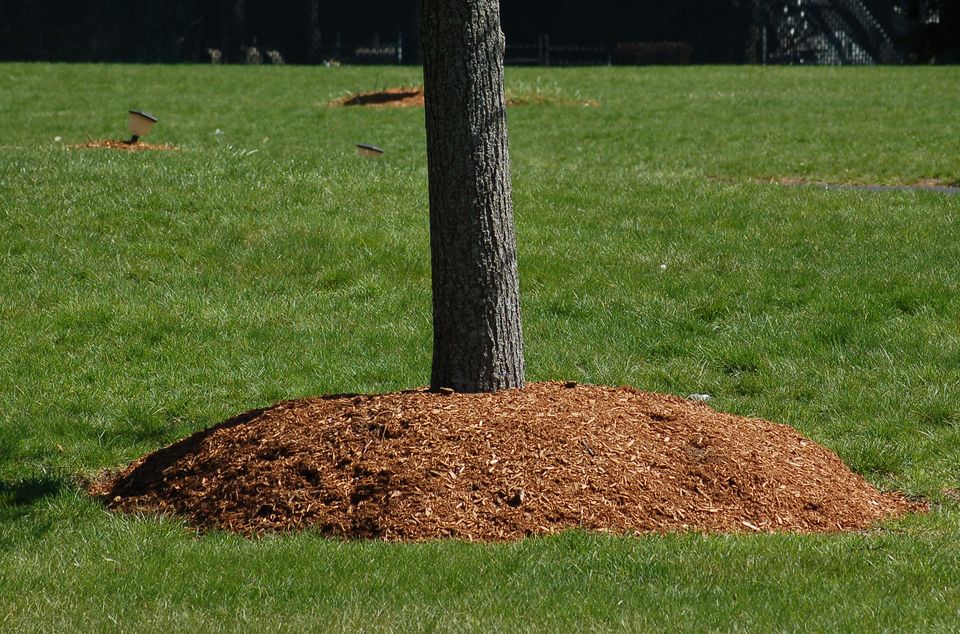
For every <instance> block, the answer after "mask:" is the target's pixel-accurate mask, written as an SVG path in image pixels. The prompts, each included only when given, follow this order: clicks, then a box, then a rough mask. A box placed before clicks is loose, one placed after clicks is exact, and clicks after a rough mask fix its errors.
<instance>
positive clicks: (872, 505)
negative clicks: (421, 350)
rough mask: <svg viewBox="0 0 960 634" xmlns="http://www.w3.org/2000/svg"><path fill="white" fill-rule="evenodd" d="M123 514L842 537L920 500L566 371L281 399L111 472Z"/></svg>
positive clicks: (371, 530)
mask: <svg viewBox="0 0 960 634" xmlns="http://www.w3.org/2000/svg"><path fill="white" fill-rule="evenodd" d="M90 492H91V493H92V494H94V495H96V496H97V497H99V498H101V499H102V500H103V501H104V503H105V504H106V505H107V506H108V507H109V508H111V509H114V510H117V511H125V512H130V513H148V514H153V513H159V514H165V515H175V516H182V517H184V518H186V520H187V521H188V522H189V523H190V524H191V525H193V526H195V527H196V528H197V529H199V530H208V529H222V530H228V531H236V532H240V533H243V534H246V535H257V534H262V533H265V532H280V531H291V530H298V529H306V528H311V529H314V530H317V531H319V532H320V533H322V534H325V535H328V536H332V537H339V538H375V539H384V540H392V541H423V540H431V539H437V538H457V539H463V540H470V541H489V540H510V539H518V538H522V537H524V536H528V535H541V534H550V533H556V532H559V531H563V530H566V529H571V528H580V529H585V530H590V531H598V532H604V533H614V534H630V533H645V532H668V531H703V532H771V531H785V532H786V531H789V532H837V531H847V530H858V529H863V528H866V527H868V526H870V525H871V524H873V523H875V522H877V521H879V520H883V519H886V518H891V517H896V516H899V515H902V514H904V513H907V512H911V511H923V510H924V509H925V508H926V507H925V506H924V505H922V504H919V503H915V502H911V501H908V500H907V499H905V498H904V497H903V496H902V495H900V494H898V493H881V492H879V491H877V490H876V489H875V488H874V487H872V486H871V485H870V484H868V483H867V482H866V481H865V480H864V479H863V478H862V477H861V476H859V475H857V474H855V473H853V472H852V471H850V469H849V468H847V467H846V466H845V465H844V464H843V463H842V462H841V461H840V459H839V458H838V457H837V456H836V455H835V454H834V453H832V452H831V451H829V450H828V449H825V448H824V447H822V446H820V445H818V444H817V443H815V442H812V441H810V440H807V439H806V438H804V437H803V436H801V435H800V434H799V433H797V432H796V431H794V430H793V429H792V428H790V427H787V426H785V425H779V424H775V423H771V422H768V421H765V420H760V419H755V418H744V417H741V416H736V415H732V414H724V413H720V412H717V411H715V410H713V409H712V408H710V407H709V406H707V405H705V404H703V403H701V402H697V401H693V400H687V399H683V398H680V397H677V396H668V395H662V394H653V393H648V392H641V391H638V390H635V389H631V388H625V387H623V388H611V387H600V386H588V385H576V384H572V383H567V384H564V383H556V382H551V383H536V384H530V385H528V386H527V387H526V388H524V389H522V390H507V391H502V392H497V393H493V394H460V393H450V394H442V393H432V392H428V391H426V390H414V391H407V392H399V393H393V394H381V395H342V396H326V397H319V398H308V399H302V400H295V401H287V402H282V403H279V404H277V405H274V406H272V407H269V408H266V409H261V410H254V411H251V412H247V413H245V414H242V415H240V416H237V417H235V418H232V419H229V420H227V421H225V422H223V423H220V424H219V425H216V426H215V427H212V428H210V429H208V430H205V431H201V432H198V433H196V434H194V435H192V436H190V437H188V438H185V439H183V440H181V441H179V442H177V443H174V444H172V445H170V446H168V447H165V448H163V449H160V450H159V451H157V452H155V453H152V454H150V455H148V456H145V457H143V458H141V459H139V460H137V461H135V462H134V463H132V464H130V465H129V466H127V467H126V468H124V469H122V470H120V471H119V472H115V473H105V474H103V475H102V476H101V477H100V478H99V479H98V480H97V481H96V482H95V483H94V484H92V485H91V488H90Z"/></svg>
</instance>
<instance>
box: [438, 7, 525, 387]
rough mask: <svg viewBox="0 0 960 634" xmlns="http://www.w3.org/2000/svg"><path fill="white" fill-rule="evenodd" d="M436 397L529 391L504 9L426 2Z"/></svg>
mask: <svg viewBox="0 0 960 634" xmlns="http://www.w3.org/2000/svg"><path fill="white" fill-rule="evenodd" d="M420 29H421V37H422V42H423V85H424V98H425V102H426V103H425V113H426V130H427V173H428V178H429V189H430V249H431V264H432V268H433V371H432V376H431V379H430V384H431V387H432V388H433V389H434V390H438V389H440V388H453V389H454V390H456V391H458V392H493V391H497V390H502V389H508V388H518V387H523V384H524V366H523V339H522V333H521V328H520V288H519V287H520V284H519V278H518V275H517V248H516V235H515V230H514V225H513V202H512V200H511V184H510V157H509V153H508V149H507V111H506V104H505V100H504V94H503V51H504V39H503V33H502V32H501V30H500V4H499V0H421V1H420Z"/></svg>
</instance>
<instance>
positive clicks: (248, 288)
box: [0, 64, 960, 632]
mask: <svg viewBox="0 0 960 634" xmlns="http://www.w3.org/2000/svg"><path fill="white" fill-rule="evenodd" d="M417 83H419V69H416V68H383V67H377V68H373V67H371V68H346V67H344V68H322V67H320V68H302V67H226V66H224V67H214V66H177V67H165V66H113V65H48V64H2V65H0V631H4V632H31V631H37V632H51V631H91V632H93V631H96V632H100V631H136V632H173V631H212V632H216V631H231V632H233V631H236V632H246V631H264V632H273V631H278V632H280V631H283V632H286V631H343V632H354V631H389V630H396V631H483V632H487V631H503V632H513V631H570V632H580V631H602V630H621V631H704V630H719V631H757V632H762V631H784V630H786V631H858V632H860V631H881V630H887V631H890V630H893V631H921V632H931V631H933V632H935V631H941V632H948V631H956V630H957V628H958V627H960V288H958V287H960V196H950V195H946V194H941V193H934V192H927V191H889V192H870V191H859V190H824V189H823V188H819V187H815V186H799V187H786V186H782V185H777V184H772V183H770V181H771V180H775V179H782V178H787V179H806V180H810V181H825V182H834V183H877V184H909V183H915V182H918V181H924V180H928V179H932V180H936V181H938V182H942V183H947V184H950V183H953V184H956V183H958V182H960V117H958V116H957V108H958V103H960V101H958V100H960V68H948V67H942V68H862V69H854V68H840V69H831V68H739V67H729V68H598V69H562V70H558V69H508V72H507V87H508V90H510V91H511V92H512V94H514V95H518V96H522V97H524V100H525V101H529V102H531V105H525V106H517V107H514V108H511V110H510V113H509V125H510V142H511V150H512V154H511V158H512V164H513V177H514V180H513V184H514V201H515V207H516V222H517V230H518V241H519V245H518V246H519V252H520V274H521V287H522V304H523V317H524V334H525V342H526V357H527V367H528V379H530V380H547V379H564V380H575V381H580V382H588V383H599V384H611V385H619V384H629V385H634V386H637V387H640V388H643V389H647V390H653V391H662V392H670V393H677V394H681V395H686V394H690V393H693V392H697V393H708V394H711V395H712V396H713V400H712V401H711V405H713V406H714V407H716V408H717V409H720V410H724V411H730V412H736V413H739V414H746V415H753V416H760V417H763V418H767V419H770V420H774V421H777V422H782V423H787V424H790V425H792V426H794V427H795V428H797V429H798V430H799V431H800V432H801V433H803V434H805V435H807V436H808V437H810V438H812V439H814V440H816V441H818V442H820V443H822V444H824V445H826V446H828V447H830V448H831V449H833V450H834V451H836V452H837V453H838V454H839V455H840V457H841V458H842V459H843V460H844V461H845V462H846V463H847V464H849V465H850V466H851V467H852V468H853V469H855V470H857V471H858V472H860V473H862V474H863V475H864V476H865V477H866V478H867V479H868V480H870V481H871V482H872V483H874V484H875V485H876V486H878V487H881V488H884V489H897V490H901V491H904V492H906V493H907V494H909V495H911V496H919V497H923V498H926V499H928V500H929V501H930V504H931V512H930V513H929V514H927V515H923V516H912V517H907V518H904V519H902V520H898V521H896V522H891V523H888V524H886V525H883V526H881V527H878V528H876V529H875V530H871V531H867V532H864V533H858V534H845V535H826V536H823V535H821V536H809V535H808V536H796V535H734V536H729V535H728V536H721V535H713V536H702V535H697V534H682V535H664V536H650V535H647V536H639V537H616V536H600V535H588V534H584V533H579V532H572V533H568V534H564V535H560V536H556V537H550V538H535V539H529V540H526V541H524V542H518V543H509V544H493V545H482V544H463V543H458V542H453V541H450V542H436V543H429V544H420V545H398V544H384V543H363V542H350V543H343V542H337V541H330V540H327V539H324V538H323V537H321V536H319V535H316V534H310V533H305V534H297V535H289V536H276V537H268V538H265V539H262V540H257V541H253V540H246V539H243V538H240V537H236V536H232V535H227V534H211V535H205V536H197V535H196V534H195V533H194V531H192V530H191V529H189V528H188V527H185V526H184V525H182V524H180V523H178V522H177V521H174V520H170V519H166V520H158V519H156V518H135V517H128V516H114V515H111V514H109V513H106V512H105V511H104V510H103V509H102V508H101V507H100V506H99V505H98V504H97V503H96V502H95V501H93V500H91V499H89V498H88V497H87V496H86V495H85V494H84V493H83V492H82V491H81V490H80V489H79V488H78V484H77V483H78V481H80V480H81V479H82V478H83V477H86V476H90V475H92V474H94V473H96V472H97V471H98V470H100V469H103V468H107V467H116V466H119V465H122V464H124V463H126V462H129V461H130V460H133V459H135V458H137V457H139V456H141V455H143V454H145V453H148V452H150V451H153V450H155V449H157V448H159V447H161V446H163V445H165V444H167V443H170V442H173V441H174V440H177V439H179V438H181V437H183V436H185V435H187V434H189V433H191V432H193V431H195V430H198V429H203V428H206V427H209V426H211V425H214V424H216V423H217V422H219V421H221V420H223V419H225V418H227V417H229V416H231V415H233V414H236V413H238V412H242V411H245V410H248V409H251V408H255V407H262V406H265V405H269V404H272V403H274V402H276V401H279V400H282V399H289V398H296V397H301V396H308V395H318V394H324V393H333V392H338V393H342V392H383V391H391V390H398V389H405V388H410V387H415V386H419V385H423V384H425V383H426V382H427V381H428V379H429V366H430V347H431V331H430V323H431V322H430V269H429V251H428V242H429V236H428V219H427V195H426V167H425V165H426V161H425V154H424V151H425V150H424V133H423V113H422V111H421V110H417V109H382V110H373V109H358V108H333V107H330V106H328V102H329V101H330V100H332V99H335V98H337V97H341V96H343V95H344V94H346V93H347V92H350V91H367V90H375V89H381V88H386V87H391V86H400V85H413V84H417ZM584 100H596V101H597V102H598V103H599V105H597V106H585V105H578V102H583V101H584ZM130 108H139V109H144V110H148V111H150V112H152V113H153V114H155V115H156V116H157V117H158V118H159V119H160V122H159V123H158V125H157V126H156V128H155V130H154V132H153V133H152V134H151V135H150V136H149V137H147V138H146V139H145V140H147V141H150V142H152V143H169V144H172V145H175V146H177V147H178V148H179V150H178V151H166V152H141V153H122V152H117V151H109V150H90V149H70V148H68V146H69V145H71V144H77V143H83V142H85V141H87V140H90V139H111V138H112V139H120V138H124V137H126V136H127V135H128V133H127V130H126V111H127V110H128V109H130ZM356 143H372V144H376V145H378V146H380V147H382V148H383V149H384V150H385V154H384V156H383V158H381V159H379V160H371V159H364V158H361V157H359V156H357V155H356V153H355V151H354V144H356Z"/></svg>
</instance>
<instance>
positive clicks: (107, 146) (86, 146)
mask: <svg viewBox="0 0 960 634" xmlns="http://www.w3.org/2000/svg"><path fill="white" fill-rule="evenodd" d="M67 147H68V148H70V149H73V150H124V151H126V152H142V151H144V150H159V151H178V150H179V149H180V148H178V147H176V146H174V145H167V144H163V145H154V144H152V143H145V142H143V141H137V142H136V143H125V142H124V141H113V140H109V139H106V140H100V141H87V142H86V143H77V144H76V145H68V146H67Z"/></svg>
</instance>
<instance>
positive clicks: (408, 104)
mask: <svg viewBox="0 0 960 634" xmlns="http://www.w3.org/2000/svg"><path fill="white" fill-rule="evenodd" d="M330 105H331V106H367V107H371V108H422V107H423V88H420V87H418V86H406V87H398V88H387V89H385V90H378V91H374V92H365V93H359V94H352V95H346V96H344V97H340V98H339V99H334V100H333V101H331V102H330Z"/></svg>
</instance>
